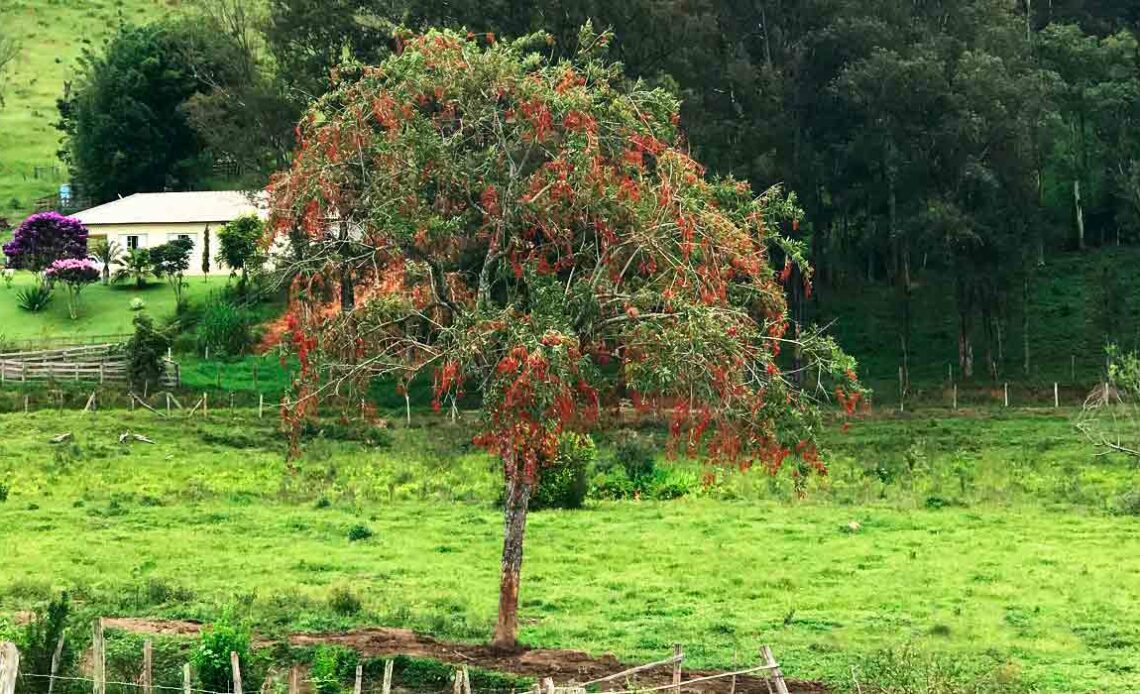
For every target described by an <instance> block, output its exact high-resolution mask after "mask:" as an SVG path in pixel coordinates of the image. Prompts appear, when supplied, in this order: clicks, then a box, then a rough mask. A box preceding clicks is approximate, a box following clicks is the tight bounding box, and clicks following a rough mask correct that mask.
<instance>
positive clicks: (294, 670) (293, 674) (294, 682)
mask: <svg viewBox="0 0 1140 694" xmlns="http://www.w3.org/2000/svg"><path fill="white" fill-rule="evenodd" d="M299 680H300V668H298V667H297V666H296V665H294V666H293V667H291V668H289V694H297V693H298V692H299V691H300V685H299V684H298V681H299Z"/></svg>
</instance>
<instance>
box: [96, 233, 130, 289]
mask: <svg viewBox="0 0 1140 694" xmlns="http://www.w3.org/2000/svg"><path fill="white" fill-rule="evenodd" d="M91 257H92V258H93V259H95V260H96V261H97V262H99V264H101V265H102V266H103V284H107V283H109V282H110V281H111V266H112V265H114V264H115V263H117V262H119V261H120V260H121V259H122V257H123V247H122V246H120V245H119V242H118V241H112V240H110V239H108V238H106V237H103V238H101V239H98V240H96V241H95V243H94V244H92V246H91Z"/></svg>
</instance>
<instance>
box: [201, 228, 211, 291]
mask: <svg viewBox="0 0 1140 694" xmlns="http://www.w3.org/2000/svg"><path fill="white" fill-rule="evenodd" d="M202 276H203V277H204V278H209V276H210V225H208V224H207V225H206V229H205V230H204V231H203V232H202Z"/></svg>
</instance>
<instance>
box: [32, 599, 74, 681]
mask: <svg viewBox="0 0 1140 694" xmlns="http://www.w3.org/2000/svg"><path fill="white" fill-rule="evenodd" d="M70 612H71V604H70V601H69V600H68V597H67V593H61V594H60V595H59V597H58V598H56V599H54V600H52V601H51V602H49V603H47V604H46V605H44V606H43V607H42V608H41V609H39V610H37V611H36V616H35V618H34V619H32V620H31V621H29V622H28V623H27V625H26V626H25V627H24V631H23V634H21V635H20V639H19V640H20V643H19V646H20V659H21V663H20V669H21V670H22V671H25V672H38V673H41V672H51V662H52V658H53V657H54V656H55V649H56V645H57V644H58V643H59V639H60V636H62V635H63V633H64V630H65V629H66V628H67V617H68V615H69V614H70ZM74 662H75V648H74V646H73V645H72V644H71V643H70V642H69V640H68V639H64V642H63V651H62V652H61V653H60V659H59V663H58V669H57V671H58V672H60V673H66V672H69V671H70V669H71V666H72V664H73V663H74ZM20 686H21V691H30V692H46V691H48V680H46V679H42V678H25V679H24V680H21V682H20Z"/></svg>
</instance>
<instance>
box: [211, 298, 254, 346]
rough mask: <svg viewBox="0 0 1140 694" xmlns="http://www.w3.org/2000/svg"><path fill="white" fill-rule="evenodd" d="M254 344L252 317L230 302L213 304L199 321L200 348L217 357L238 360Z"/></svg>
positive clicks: (213, 302) (214, 302)
mask: <svg viewBox="0 0 1140 694" xmlns="http://www.w3.org/2000/svg"><path fill="white" fill-rule="evenodd" d="M252 344H253V333H252V332H251V331H250V321H249V316H248V314H247V313H246V311H245V310H244V309H241V308H239V307H238V306H236V305H235V304H233V303H232V302H229V301H211V302H209V303H208V304H206V307H205V309H203V311H202V315H201V317H200V318H199V319H198V348H199V350H202V351H205V349H206V348H207V347H209V348H210V352H211V354H213V355H216V356H218V357H237V356H240V355H241V354H243V353H244V352H245V351H246V350H248V349H249V347H250V345H252Z"/></svg>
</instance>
